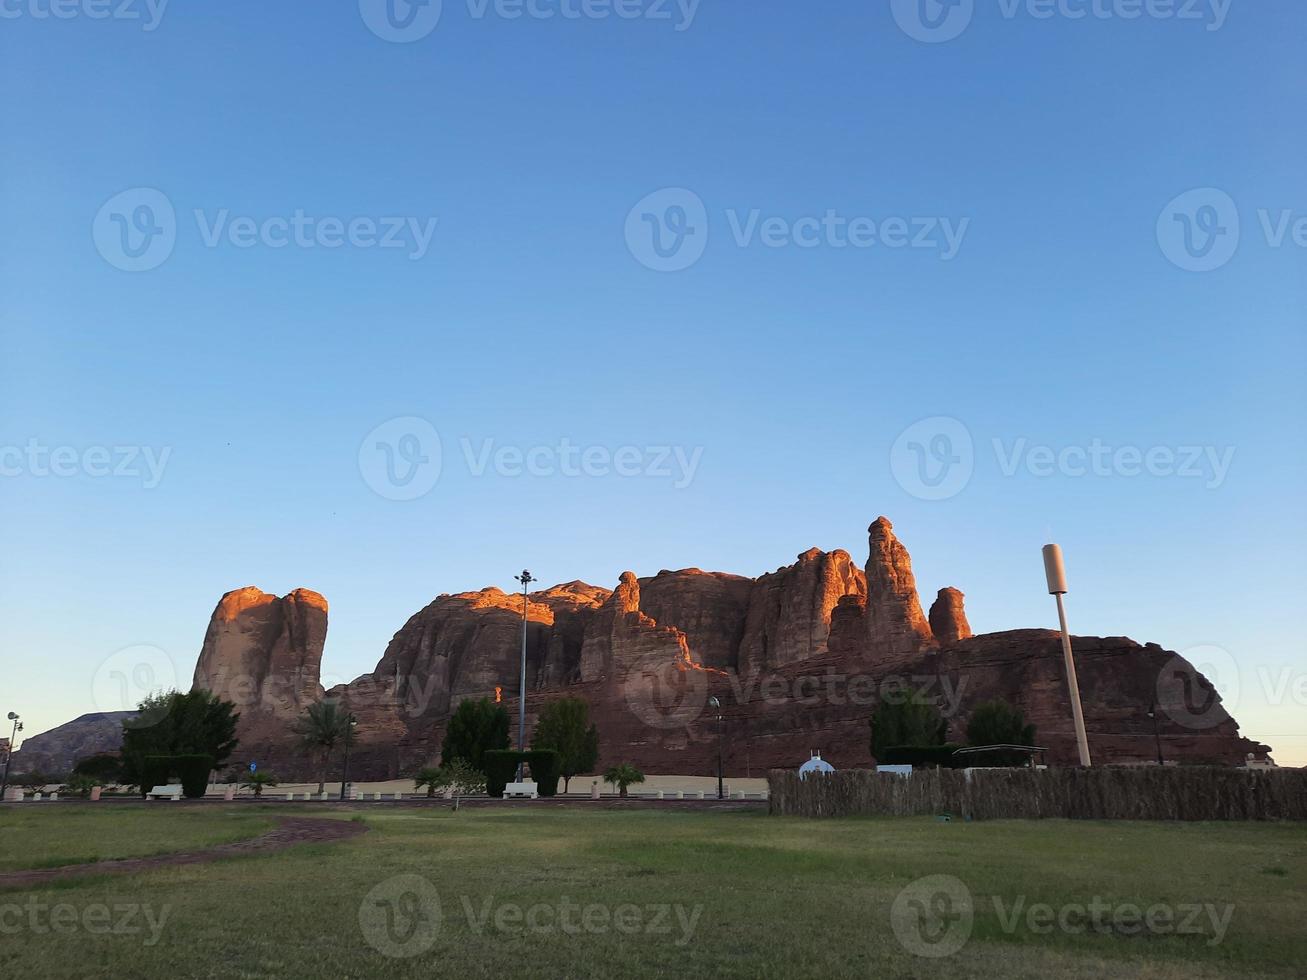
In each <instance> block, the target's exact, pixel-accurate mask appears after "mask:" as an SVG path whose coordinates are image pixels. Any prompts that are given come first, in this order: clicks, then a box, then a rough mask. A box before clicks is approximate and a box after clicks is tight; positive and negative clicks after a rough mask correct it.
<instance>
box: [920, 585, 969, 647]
mask: <svg viewBox="0 0 1307 980" xmlns="http://www.w3.org/2000/svg"><path fill="white" fill-rule="evenodd" d="M962 599H963V596H962V593H961V592H959V591H958V590H957V589H955V588H952V587H949V588H947V589H940V590H939V595H937V596H936V597H935V601H934V602H933V603H932V604H931V606H930V631H931V633H933V634H934V635H935V640H936V641H937V642H938V643H941V644H948V643H956V642H957V641H958V640H965V639H967V638H968V637H970V636H973V635H974V634H973V633H972V632H971V624H970V623H968V622H967V613H966V610H965V609H964V608H963V602H962Z"/></svg>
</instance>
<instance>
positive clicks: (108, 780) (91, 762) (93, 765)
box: [73, 752, 123, 786]
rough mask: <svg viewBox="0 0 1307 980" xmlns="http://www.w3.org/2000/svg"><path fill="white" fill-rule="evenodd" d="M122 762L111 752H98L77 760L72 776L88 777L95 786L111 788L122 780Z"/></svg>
mask: <svg viewBox="0 0 1307 980" xmlns="http://www.w3.org/2000/svg"><path fill="white" fill-rule="evenodd" d="M122 769H123V760H122V759H120V758H119V757H118V756H117V755H115V754H114V753H112V752H100V753H98V754H97V755H88V756H87V757H86V758H85V759H78V760H77V764H76V765H75V766H73V775H74V776H90V777H91V778H92V779H94V780H96V783H95V785H96V786H113V785H116V784H117V783H118V781H119V779H121V778H122Z"/></svg>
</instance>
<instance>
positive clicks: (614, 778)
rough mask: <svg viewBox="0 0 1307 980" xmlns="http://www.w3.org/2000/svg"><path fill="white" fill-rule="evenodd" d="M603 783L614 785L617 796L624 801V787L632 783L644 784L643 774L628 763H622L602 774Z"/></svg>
mask: <svg viewBox="0 0 1307 980" xmlns="http://www.w3.org/2000/svg"><path fill="white" fill-rule="evenodd" d="M604 782H606V783H612V784H613V785H615V786H616V787H617V795H618V796H620V797H621V798H622V799H626V787H628V786H630V785H631V784H632V783H642V782H644V773H642V772H641V771H640V770H639V769H637V768H635V766H633V765H631V764H630V763H628V762H623V763H622V764H621V765H620V766H613V767H612V768H611V769H609V770H608V771H607V772H606V773H604Z"/></svg>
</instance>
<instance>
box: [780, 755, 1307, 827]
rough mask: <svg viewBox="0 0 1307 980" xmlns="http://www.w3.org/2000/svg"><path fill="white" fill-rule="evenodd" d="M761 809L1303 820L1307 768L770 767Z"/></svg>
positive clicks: (806, 813)
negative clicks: (904, 771)
mask: <svg viewBox="0 0 1307 980" xmlns="http://www.w3.org/2000/svg"><path fill="white" fill-rule="evenodd" d="M768 785H769V787H770V793H769V800H770V806H769V810H770V812H771V813H773V814H777V815H780V816H795V817H853V816H881V817H906V816H922V815H934V814H941V813H950V814H953V815H954V816H958V817H971V818H972V819H975V820H1000V819H1026V820H1037V819H1043V818H1049V817H1061V818H1066V819H1075V820H1307V770H1304V769H1236V768H1220V767H1214V766H1213V767H1208V766H1176V767H1169V766H1168V767H1149V766H1141V767H1132V768H1108V767H1101V768H1097V769H977V770H972V771H971V772H970V773H969V774H968V773H967V772H966V771H965V770H958V769H931V770H919V771H917V772H914V773H913V774H912V775H911V776H895V775H890V774H882V773H876V772H873V771H869V770H861V769H858V770H845V771H842V772H836V773H831V774H830V775H827V776H810V777H809V778H808V779H806V780H800V779H799V777H798V774H797V773H795V772H790V771H787V770H780V769H774V770H772V771H771V773H769V774H768Z"/></svg>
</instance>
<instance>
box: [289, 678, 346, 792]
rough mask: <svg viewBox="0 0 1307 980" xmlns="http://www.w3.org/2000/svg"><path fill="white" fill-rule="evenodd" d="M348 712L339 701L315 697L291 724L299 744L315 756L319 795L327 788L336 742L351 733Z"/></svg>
mask: <svg viewBox="0 0 1307 980" xmlns="http://www.w3.org/2000/svg"><path fill="white" fill-rule="evenodd" d="M349 722H350V715H349V712H348V711H345V710H344V709H343V708H342V707H341V705H340V702H339V701H336V700H334V699H327V700H324V701H316V702H314V703H313V704H311V705H309V706H308V709H307V710H306V711H305V712H304V714H303V715H301V716H300V717H299V718H297V719H296V720H295V722H294V724H292V725H291V730H292V731H293V732H295V734H296V735H298V736H299V737H300V745H302V746H303V747H304V748H306V749H308V750H309V751H310V752H312V753H313V754H314V755H316V756H317V757H318V761H319V765H320V768H319V770H318V795H321V794H323V793H325V792H326V790H327V764H328V763H329V762H330V761H331V753H332V751H333V750H334V749H335V748H336V746H337V745H339V744H342V743H344V742H345V741H346V739H348V738H349V737H350V723H349Z"/></svg>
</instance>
